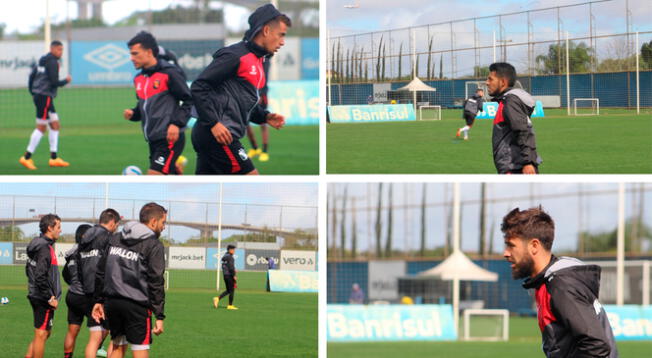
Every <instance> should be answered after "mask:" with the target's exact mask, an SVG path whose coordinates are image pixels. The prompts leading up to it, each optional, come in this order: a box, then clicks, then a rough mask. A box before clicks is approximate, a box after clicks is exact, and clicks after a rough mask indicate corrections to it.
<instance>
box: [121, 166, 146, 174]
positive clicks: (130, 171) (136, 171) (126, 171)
mask: <svg viewBox="0 0 652 358" xmlns="http://www.w3.org/2000/svg"><path fill="white" fill-rule="evenodd" d="M122 175H143V172H142V171H140V168H138V167H137V166H135V165H130V166H128V167H126V168H124V169H123V170H122Z"/></svg>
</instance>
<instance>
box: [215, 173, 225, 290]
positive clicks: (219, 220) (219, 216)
mask: <svg viewBox="0 0 652 358" xmlns="http://www.w3.org/2000/svg"><path fill="white" fill-rule="evenodd" d="M223 185H224V184H223V183H220V204H219V206H218V210H217V212H218V213H217V258H218V260H217V282H216V287H217V292H220V268H221V266H222V265H221V264H220V260H219V258H220V248H221V247H222V192H223V190H222V186H223Z"/></svg>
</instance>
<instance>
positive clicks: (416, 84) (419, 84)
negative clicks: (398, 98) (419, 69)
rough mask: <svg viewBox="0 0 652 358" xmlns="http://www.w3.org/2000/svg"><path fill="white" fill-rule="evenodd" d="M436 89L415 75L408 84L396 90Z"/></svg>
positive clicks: (430, 90)
mask: <svg viewBox="0 0 652 358" xmlns="http://www.w3.org/2000/svg"><path fill="white" fill-rule="evenodd" d="M436 90H437V89H436V88H434V87H430V86H428V85H427V84H425V83H423V81H421V80H420V79H419V77H414V79H413V80H412V81H410V83H408V84H407V85H405V86H403V87H401V88H398V89H396V91H412V92H417V91H429V92H434V91H436Z"/></svg>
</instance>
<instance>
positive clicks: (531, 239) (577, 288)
mask: <svg viewBox="0 0 652 358" xmlns="http://www.w3.org/2000/svg"><path fill="white" fill-rule="evenodd" d="M501 230H502V231H503V233H504V234H505V251H504V253H503V255H504V256H505V259H506V260H507V261H509V262H510V263H511V264H512V277H513V278H514V279H522V278H524V279H525V282H524V284H523V287H524V288H526V289H533V290H534V297H535V301H536V304H537V318H538V321H539V329H540V330H541V337H542V341H543V346H542V348H543V352H544V353H545V354H546V357H549V358H566V357H568V358H571V357H572V358H616V357H618V350H617V349H616V342H615V339H614V335H613V332H612V330H611V326H610V325H609V320H608V318H607V313H606V312H605V310H604V308H603V307H602V305H601V304H600V301H598V297H599V294H600V267H599V266H597V265H587V264H585V263H583V262H582V261H580V260H578V259H574V258H571V257H561V258H558V257H556V256H554V255H552V253H551V248H552V243H553V241H554V233H555V224H554V221H553V220H552V218H551V217H550V216H549V215H548V214H547V213H546V212H544V211H543V209H542V208H541V207H538V208H532V209H528V210H523V211H520V210H519V209H518V208H516V209H514V210H512V211H511V212H509V214H507V215H506V216H505V217H504V218H503V223H502V227H501Z"/></svg>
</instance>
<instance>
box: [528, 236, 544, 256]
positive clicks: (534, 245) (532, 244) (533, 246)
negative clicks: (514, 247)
mask: <svg viewBox="0 0 652 358" xmlns="http://www.w3.org/2000/svg"><path fill="white" fill-rule="evenodd" d="M542 249H543V246H542V245H541V241H540V240H539V239H537V238H533V239H531V240H529V241H528V250H529V251H530V254H532V255H536V254H537V253H539V251H541V250H542Z"/></svg>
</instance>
